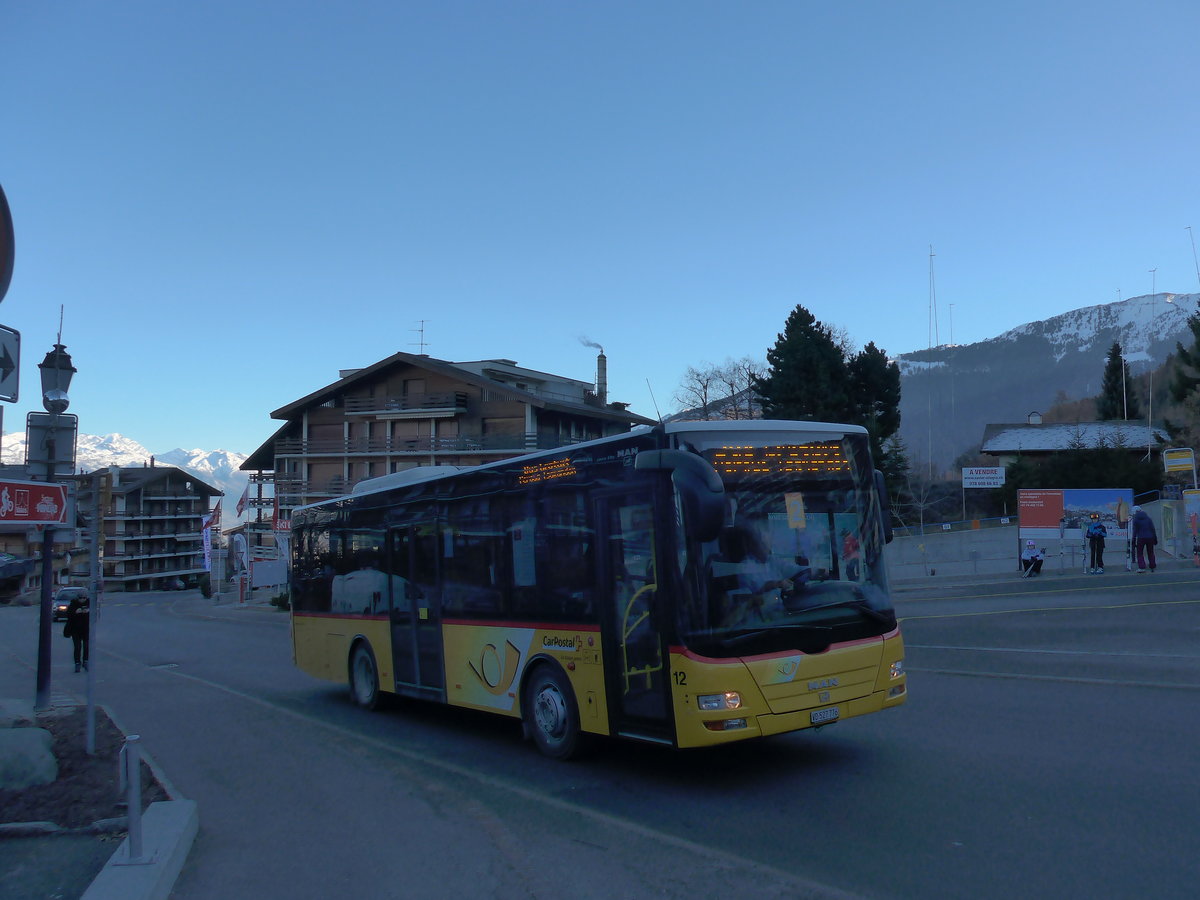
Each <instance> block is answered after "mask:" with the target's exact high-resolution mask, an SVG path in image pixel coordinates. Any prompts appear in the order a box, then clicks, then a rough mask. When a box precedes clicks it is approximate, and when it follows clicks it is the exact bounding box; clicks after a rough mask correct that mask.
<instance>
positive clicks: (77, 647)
mask: <svg viewBox="0 0 1200 900" xmlns="http://www.w3.org/2000/svg"><path fill="white" fill-rule="evenodd" d="M89 611H90V608H89V606H88V598H87V595H86V594H80V595H77V596H75V597H72V598H71V603H70V605H69V606H68V607H67V624H66V625H64V626H63V637H69V638H70V639H71V645H72V650H73V651H74V653H73V655H74V658H75V671H76V672H78V671H79V668H80V666H82V667H83V668H85V669H86V668H87V667H88V644H89V643H90V641H89V638H90V635H89V634H88V631H89V619H88V613H89Z"/></svg>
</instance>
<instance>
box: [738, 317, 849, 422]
mask: <svg viewBox="0 0 1200 900" xmlns="http://www.w3.org/2000/svg"><path fill="white" fill-rule="evenodd" d="M753 383H754V390H755V392H756V393H757V394H758V396H759V399H760V401H761V403H762V411H763V417H764V418H767V419H807V420H809V421H818V422H846V421H850V420H851V416H852V415H853V413H854V411H855V410H854V407H853V404H852V403H851V401H850V393H849V377H848V371H847V366H846V358H845V354H844V353H843V351H842V348H841V347H840V346H839V345H838V343H837V341H836V340H835V338H834V334H833V331H832V330H831V329H830V328H828V327H827V326H825V325H823V324H821V323H820V322H818V321H817V320H816V318H814V317H813V314H812V313H810V312H809V311H808V310H807V309H805V308H804V307H803V306H797V307H796V308H795V309H794V310H792V312H791V314H790V315H789V316H788V318H787V322H786V323H784V326H783V333H782V334H780V335H779V336H778V340H777V341H776V342H775V346H774V347H771V348H770V349H769V350H767V372H766V375H764V376H758V375H755V376H754V377H753Z"/></svg>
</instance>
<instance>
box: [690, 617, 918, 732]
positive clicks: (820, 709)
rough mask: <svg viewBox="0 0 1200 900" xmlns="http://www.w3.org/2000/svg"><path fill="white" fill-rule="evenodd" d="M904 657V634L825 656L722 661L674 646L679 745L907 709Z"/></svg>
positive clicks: (831, 651)
mask: <svg viewBox="0 0 1200 900" xmlns="http://www.w3.org/2000/svg"><path fill="white" fill-rule="evenodd" d="M903 659H904V643H903V640H902V639H901V637H900V634H899V632H898V631H896V632H893V633H892V634H891V635H887V636H885V637H884V638H875V639H870V640H864V641H854V642H851V643H849V644H846V645H843V646H834V647H831V648H830V649H829V650H827V651H825V652H824V653H817V654H805V653H782V654H771V655H769V656H759V657H747V658H745V659H729V660H717V659H708V658H705V657H701V656H697V655H695V654H693V653H690V652H688V651H684V650H681V649H680V648H672V653H671V673H672V678H671V683H672V685H673V702H674V708H675V723H676V735H677V743H678V745H679V746H680V747H704V746H709V745H712V744H721V743H728V742H731V741H738V740H745V739H747V738H753V737H760V736H766V735H770V734H782V733H784V732H788V731H796V730H799V729H802V728H812V727H816V726H820V725H825V724H830V723H832V722H836V721H840V720H842V719H849V718H853V717H854V716H861V715H865V714H866V713H871V712H876V711H878V710H882V709H886V708H889V707H893V706H899V705H900V704H902V703H903V702H904V701H905V698H906V697H907V696H908V693H907V682H906V676H905V675H904V672H903ZM722 700H724V703H723V705H722ZM704 704H707V705H708V706H709V707H713V708H702V705H704Z"/></svg>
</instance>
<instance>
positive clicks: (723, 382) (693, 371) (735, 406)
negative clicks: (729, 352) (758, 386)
mask: <svg viewBox="0 0 1200 900" xmlns="http://www.w3.org/2000/svg"><path fill="white" fill-rule="evenodd" d="M764 370H765V366H764V364H763V363H760V362H759V361H757V360H755V359H752V358H751V357H749V356H743V357H742V358H741V359H733V358H732V357H727V358H726V360H725V362H723V363H721V364H720V365H716V364H714V363H710V362H705V363H702V364H701V365H700V366H689V367H688V370H687V371H686V372H685V373H684V374H683V382H682V383H681V384H680V385H679V387H678V388H677V389H676V391H675V397H674V399H675V402H676V403H678V404H679V405H680V407H681V408H683V409H685V410H687V411H688V412H690V413H691V414H692V415H693V416H694V417H695V418H697V419H701V420H705V421H710V420H713V419H755V418H761V416H760V415H759V414H758V412H757V410H758V405H757V404H756V403H755V399H754V392H753V391H752V390H751V387H752V385H753V379H754V378H755V377H756V376H761V375H762V374H763V371H764Z"/></svg>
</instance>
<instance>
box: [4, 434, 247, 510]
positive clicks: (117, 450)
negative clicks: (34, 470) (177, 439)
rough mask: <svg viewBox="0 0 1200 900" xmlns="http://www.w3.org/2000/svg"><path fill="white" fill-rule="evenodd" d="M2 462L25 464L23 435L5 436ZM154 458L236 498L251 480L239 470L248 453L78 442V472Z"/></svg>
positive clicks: (89, 439)
mask: <svg viewBox="0 0 1200 900" xmlns="http://www.w3.org/2000/svg"><path fill="white" fill-rule="evenodd" d="M0 459H2V461H3V462H4V464H5V465H24V464H25V433H24V432H14V433H12V434H6V435H4V438H3V446H2V447H0ZM151 459H153V460H154V462H155V463H156V464H161V465H168V466H177V467H178V468H180V469H184V470H186V471H188V472H191V473H192V474H193V475H195V476H196V478H198V479H200V480H201V481H203V482H204V483H205V484H209V485H212V486H213V487H215V488H217V489H218V490H220V491H223V492H224V493H225V495H226V496H231V495H232V496H233V497H235V498H237V497H240V496H241V494H242V491H243V490H244V489H245V487H246V482H247V480H248V477H249V476H248V475H247V473H245V472H240V471H238V466H240V465H241V464H242V463H243V462H245V461H246V454H244V453H236V452H233V451H230V450H183V449H179V448H176V449H174V450H168V451H166V452H165V453H151V452H150V451H149V450H147V449H146V448H145V447H143V446H142V445H141V444H139V443H138V442H137V441H135V440H132V439H131V438H127V437H125V436H124V435H121V434H105V435H94V434H81V435H79V437H78V439H77V440H76V442H75V471H77V472H91V471H94V470H96V469H103V468H105V467H106V466H148V465H150V460H151ZM40 474H41V473H38V475H39V476H40Z"/></svg>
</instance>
